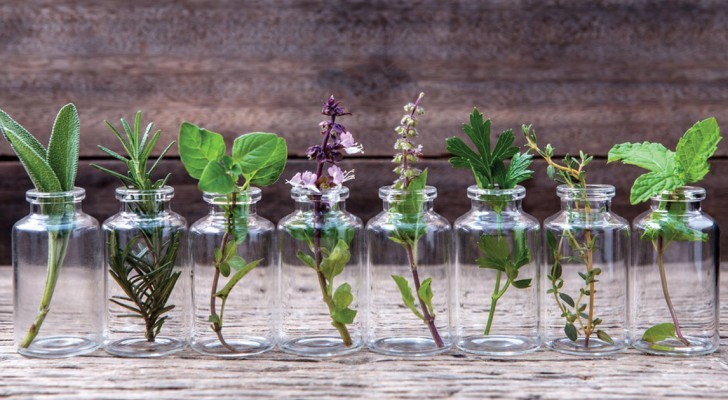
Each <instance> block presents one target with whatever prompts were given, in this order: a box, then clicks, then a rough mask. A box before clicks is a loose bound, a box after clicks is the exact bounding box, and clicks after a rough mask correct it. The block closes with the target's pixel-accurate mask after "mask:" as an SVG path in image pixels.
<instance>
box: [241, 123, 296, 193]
mask: <svg viewBox="0 0 728 400" xmlns="http://www.w3.org/2000/svg"><path fill="white" fill-rule="evenodd" d="M287 158H288V146H287V145H286V141H285V139H283V138H281V137H278V135H276V134H274V133H263V132H254V133H248V134H245V135H243V136H240V137H238V138H237V139H235V142H234V143H233V161H235V163H236V164H237V165H238V166H239V167H240V171H241V172H242V174H243V176H244V177H245V179H246V180H247V181H248V182H249V183H250V184H253V185H258V186H268V185H272V184H273V183H275V182H276V181H277V180H278V178H279V177H280V176H281V173H283V168H284V167H285V166H286V159H287Z"/></svg>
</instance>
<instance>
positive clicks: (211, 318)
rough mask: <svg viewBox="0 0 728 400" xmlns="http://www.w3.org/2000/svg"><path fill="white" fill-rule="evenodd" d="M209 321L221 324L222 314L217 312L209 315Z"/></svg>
mask: <svg viewBox="0 0 728 400" xmlns="http://www.w3.org/2000/svg"><path fill="white" fill-rule="evenodd" d="M207 321H208V322H210V323H213V324H215V325H220V316H219V315H217V314H210V316H208V317H207Z"/></svg>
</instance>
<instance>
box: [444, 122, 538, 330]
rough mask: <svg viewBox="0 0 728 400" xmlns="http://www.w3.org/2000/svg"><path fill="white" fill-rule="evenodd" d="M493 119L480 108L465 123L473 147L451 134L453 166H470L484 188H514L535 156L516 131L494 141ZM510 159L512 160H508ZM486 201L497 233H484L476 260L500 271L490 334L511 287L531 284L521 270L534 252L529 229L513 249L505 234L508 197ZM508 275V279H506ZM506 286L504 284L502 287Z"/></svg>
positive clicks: (486, 197)
mask: <svg viewBox="0 0 728 400" xmlns="http://www.w3.org/2000/svg"><path fill="white" fill-rule="evenodd" d="M490 127H491V121H490V119H488V120H483V114H481V113H480V111H478V109H477V108H474V109H473V112H472V113H471V114H470V125H468V124H463V131H464V132H465V135H466V136H467V137H468V138H469V139H470V141H471V142H472V143H473V146H474V148H472V149H471V148H470V147H469V146H468V145H467V144H466V143H465V142H464V141H463V140H462V139H461V138H459V137H450V138H447V139H446V140H445V144H446V146H447V150H448V151H449V152H450V153H451V154H452V157H451V158H450V164H451V165H452V167H453V168H468V169H470V170H471V171H472V172H473V176H474V177H475V182H476V184H477V185H478V187H479V188H481V189H513V188H515V187H516V185H518V184H519V183H520V182H523V181H525V180H527V179H530V178H531V177H532V176H533V171H531V170H529V169H528V168H529V166H530V165H531V158H532V156H531V155H529V154H526V153H521V152H519V149H518V147H517V146H513V141H514V140H515V137H514V135H513V131H512V130H507V131H504V132H502V133H501V134H500V136H499V137H498V139H497V141H496V143H495V146H494V147H493V148H492V149H491V144H490ZM508 159H510V163H508V164H506V161H507V160H508ZM483 197H484V198H483V200H484V201H486V202H487V203H488V204H490V205H491V206H492V207H493V210H494V211H495V213H496V218H497V220H498V222H497V225H498V228H497V231H496V234H495V235H490V234H483V235H482V236H481V238H480V241H479V243H478V247H479V248H480V251H481V253H482V257H480V258H478V259H477V260H476V262H477V263H478V265H479V266H480V267H481V268H487V269H493V270H495V271H496V276H495V288H494V289H493V293H492V294H491V296H490V297H491V303H490V309H489V311H488V322H487V323H486V326H485V331H484V332H483V333H484V335H489V334H490V330H491V326H492V324H493V317H494V315H495V310H496V305H497V303H498V300H500V299H501V298H502V297H503V295H505V293H506V291H507V290H508V288H509V287H510V286H514V287H515V288H518V289H526V288H529V287H531V279H518V273H519V269H521V268H522V267H524V266H526V265H528V264H529V263H530V262H531V253H530V251H529V250H528V247H527V246H526V243H525V240H526V238H525V232H524V230H523V229H516V231H515V232H514V238H513V249H511V246H510V245H509V243H508V240H507V239H506V238H505V237H504V236H503V234H502V225H501V214H502V212H503V208H504V207H505V205H506V203H507V201H508V199H505V198H504V197H503V196H497V195H492V196H491V195H484V196H483ZM504 274H505V277H506V281H505V283H503V282H502V279H503V276H502V275H504ZM501 285H502V286H501Z"/></svg>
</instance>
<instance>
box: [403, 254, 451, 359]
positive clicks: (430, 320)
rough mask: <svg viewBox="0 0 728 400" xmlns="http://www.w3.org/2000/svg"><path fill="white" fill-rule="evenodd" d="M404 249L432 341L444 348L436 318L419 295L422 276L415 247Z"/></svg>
mask: <svg viewBox="0 0 728 400" xmlns="http://www.w3.org/2000/svg"><path fill="white" fill-rule="evenodd" d="M404 248H405V249H406V250H407V260H408V261H409V264H410V270H411V271H412V279H414V281H415V293H417V299H419V301H420V308H421V309H422V316H423V317H424V319H425V324H427V327H428V328H429V329H430V334H431V335H432V339H433V340H434V341H435V344H436V345H437V347H444V346H445V344H444V343H443V342H442V338H441V337H440V333H439V332H438V331H437V327H436V326H435V317H433V316H432V315H430V311H429V310H428V309H427V304H425V302H424V301H423V300H422V299H421V298H420V295H419V293H420V276H419V274H418V272H417V259H416V257H415V250H414V249H413V248H414V246H409V245H405V247H404Z"/></svg>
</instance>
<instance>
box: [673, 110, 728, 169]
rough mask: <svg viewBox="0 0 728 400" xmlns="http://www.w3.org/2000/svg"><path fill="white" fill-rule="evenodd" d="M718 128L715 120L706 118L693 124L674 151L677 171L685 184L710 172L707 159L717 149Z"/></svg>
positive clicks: (718, 139)
mask: <svg viewBox="0 0 728 400" xmlns="http://www.w3.org/2000/svg"><path fill="white" fill-rule="evenodd" d="M721 139H722V138H721V136H720V127H719V126H718V121H716V120H715V118H712V117H711V118H707V119H704V120H702V121H700V122H697V123H695V125H693V126H692V127H691V128H690V129H688V130H687V132H685V134H684V135H683V137H682V138H680V141H679V142H678V143H677V148H676V149H675V151H676V154H677V157H676V159H677V169H678V171H679V175H680V177H681V178H682V180H684V181H685V182H686V183H693V182H698V181H700V180H702V179H703V178H704V177H705V175H706V174H707V173H708V171H710V164H708V159H709V158H710V157H712V156H713V154H714V153H715V151H716V150H717V149H718V142H720V141H721Z"/></svg>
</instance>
